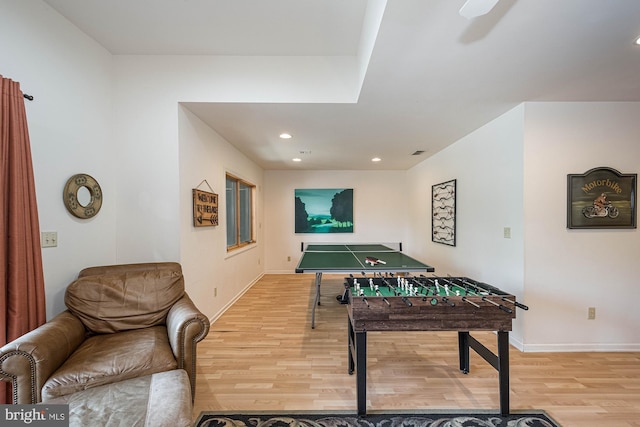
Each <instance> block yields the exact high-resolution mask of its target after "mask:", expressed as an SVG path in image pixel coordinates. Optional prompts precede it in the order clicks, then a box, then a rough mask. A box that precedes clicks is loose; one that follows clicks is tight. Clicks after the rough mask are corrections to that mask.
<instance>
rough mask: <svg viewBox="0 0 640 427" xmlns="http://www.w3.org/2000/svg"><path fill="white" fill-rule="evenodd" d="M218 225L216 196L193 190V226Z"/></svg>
mask: <svg viewBox="0 0 640 427" xmlns="http://www.w3.org/2000/svg"><path fill="white" fill-rule="evenodd" d="M213 225H218V195H217V194H215V193H209V192H206V191H202V190H198V189H196V188H194V189H193V226H194V227H210V226H213Z"/></svg>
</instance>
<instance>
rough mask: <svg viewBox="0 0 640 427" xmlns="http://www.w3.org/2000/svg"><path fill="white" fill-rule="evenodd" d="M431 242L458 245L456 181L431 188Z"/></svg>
mask: <svg viewBox="0 0 640 427" xmlns="http://www.w3.org/2000/svg"><path fill="white" fill-rule="evenodd" d="M431 241H433V242H436V243H442V244H444V245H449V246H455V245H456V180H455V179H452V180H451V181H446V182H442V183H440V184H436V185H433V186H431Z"/></svg>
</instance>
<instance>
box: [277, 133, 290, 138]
mask: <svg viewBox="0 0 640 427" xmlns="http://www.w3.org/2000/svg"><path fill="white" fill-rule="evenodd" d="M280 138H282V139H291V134H289V133H281V134H280Z"/></svg>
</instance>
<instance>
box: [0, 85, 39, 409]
mask: <svg viewBox="0 0 640 427" xmlns="http://www.w3.org/2000/svg"><path fill="white" fill-rule="evenodd" d="M24 102H25V101H24V97H23V94H22V92H21V91H20V84H19V83H18V82H14V81H12V80H10V79H6V78H4V77H2V76H1V75H0V198H1V200H0V346H2V345H4V344H6V343H8V342H11V341H13V340H14V339H16V338H18V337H19V336H21V335H24V334H25V333H27V332H29V331H31V330H33V329H35V328H37V327H38V326H40V325H42V324H43V323H44V322H45V321H46V307H45V294H44V275H43V272H42V253H41V250H40V228H39V225H38V210H37V206H36V191H35V181H34V178H33V167H32V165H31V146H30V143H29V132H28V129H27V115H26V111H25V107H24ZM8 390H9V388H8V387H4V386H2V387H0V403H12V402H11V398H10V396H11V395H10V394H6V393H7V392H8Z"/></svg>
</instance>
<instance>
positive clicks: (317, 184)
mask: <svg viewBox="0 0 640 427" xmlns="http://www.w3.org/2000/svg"><path fill="white" fill-rule="evenodd" d="M405 175H406V173H405V172H404V171H384V170H383V171H273V170H272V171H266V172H265V213H264V223H265V244H266V247H267V248H268V251H266V253H265V255H266V263H265V270H266V272H267V273H293V272H294V270H295V267H296V265H297V264H298V261H299V260H300V256H301V251H300V244H301V242H305V243H306V242H389V243H395V242H401V241H402V237H403V235H404V234H405V233H404V231H405V229H406V226H407V209H405V208H404V206H406V205H405V200H406V199H405V198H404V197H403V196H402V194H403V192H404V190H405V185H406V181H405ZM296 188H298V189H303V188H353V216H354V232H353V233H337V234H309V233H298V234H296V233H295V229H294V190H295V189H296ZM403 249H405V252H407V254H409V255H411V249H412V248H411V247H407V246H406V245H405V246H404V248H403ZM288 257H291V261H288Z"/></svg>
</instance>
